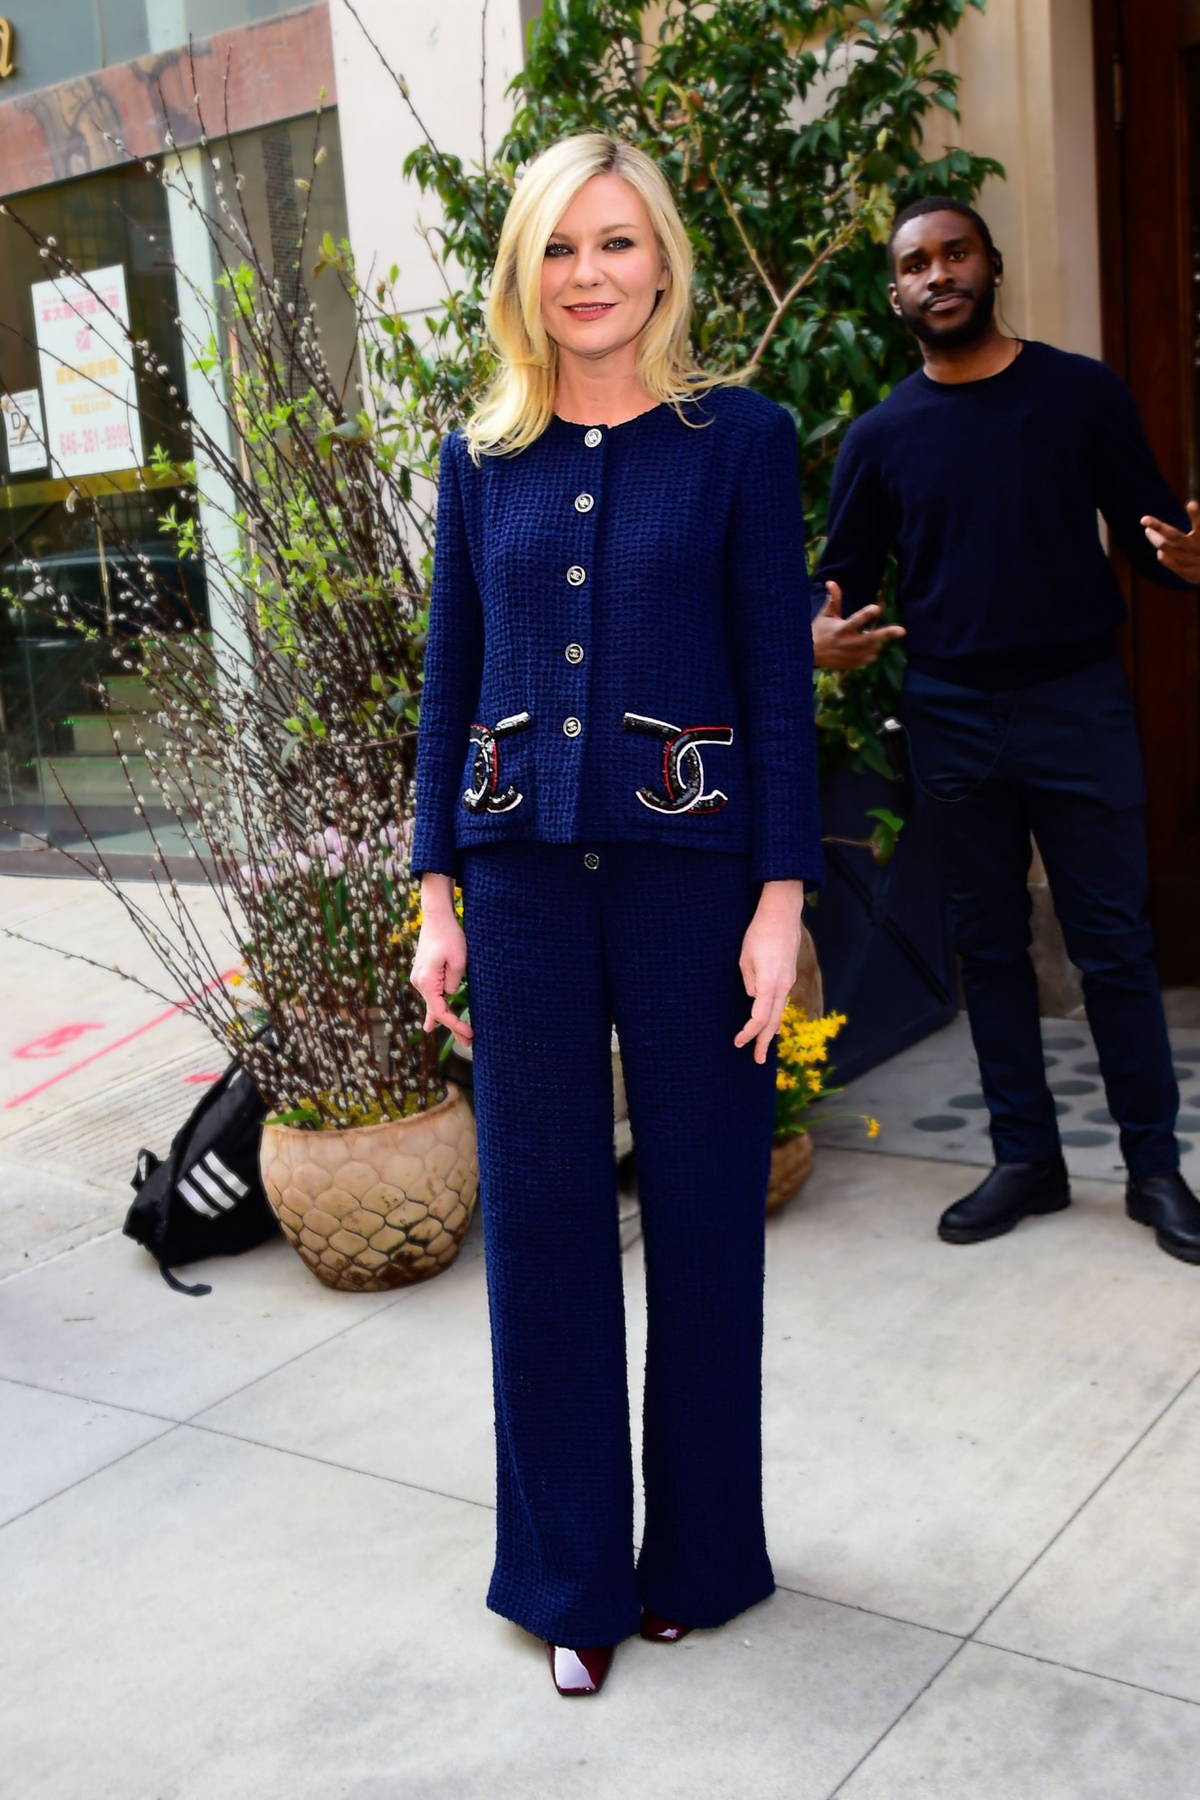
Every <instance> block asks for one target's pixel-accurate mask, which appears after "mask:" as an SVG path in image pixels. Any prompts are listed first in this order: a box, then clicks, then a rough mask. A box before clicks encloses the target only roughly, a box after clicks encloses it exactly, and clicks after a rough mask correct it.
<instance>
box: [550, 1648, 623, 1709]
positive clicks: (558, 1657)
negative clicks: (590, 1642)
mask: <svg viewBox="0 0 1200 1800" xmlns="http://www.w3.org/2000/svg"><path fill="white" fill-rule="evenodd" d="M546 1654H547V1655H548V1656H549V1658H550V1673H551V1675H553V1677H554V1685H555V1687H556V1688H557V1689H558V1691H559V1693H560V1694H562V1695H563V1696H564V1698H565V1699H567V1700H574V1699H575V1698H576V1696H577V1695H580V1694H598V1693H599V1692H600V1689H601V1688H602V1687H603V1686H604V1677H605V1676H606V1675H607V1674H608V1671H609V1670H610V1669H611V1668H612V1659H613V1646H612V1645H611V1644H600V1645H597V1646H595V1647H593V1648H591V1649H585V1650H571V1649H568V1647H567V1646H566V1645H565V1644H547V1645H546Z"/></svg>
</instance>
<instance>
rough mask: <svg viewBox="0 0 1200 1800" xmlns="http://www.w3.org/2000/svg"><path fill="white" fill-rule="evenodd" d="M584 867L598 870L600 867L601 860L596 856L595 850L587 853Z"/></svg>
mask: <svg viewBox="0 0 1200 1800" xmlns="http://www.w3.org/2000/svg"><path fill="white" fill-rule="evenodd" d="M583 866H584V868H585V869H598V868H599V867H600V858H599V857H598V856H597V855H596V852H595V851H594V850H589V851H588V852H587V854H586V856H585V857H584V859H583Z"/></svg>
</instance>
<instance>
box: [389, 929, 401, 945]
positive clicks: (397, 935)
mask: <svg viewBox="0 0 1200 1800" xmlns="http://www.w3.org/2000/svg"><path fill="white" fill-rule="evenodd" d="M403 942H404V933H403V932H402V931H393V933H392V935H391V937H389V939H388V943H389V944H402V943H403Z"/></svg>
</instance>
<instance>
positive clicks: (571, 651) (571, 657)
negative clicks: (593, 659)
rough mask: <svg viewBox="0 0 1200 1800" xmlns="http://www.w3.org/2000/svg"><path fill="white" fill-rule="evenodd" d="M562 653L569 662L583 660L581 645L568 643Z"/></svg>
mask: <svg viewBox="0 0 1200 1800" xmlns="http://www.w3.org/2000/svg"><path fill="white" fill-rule="evenodd" d="M563 655H564V656H565V657H566V659H567V661H568V662H569V663H581V662H582V661H583V645H582V644H568V645H567V647H566V649H565V650H564V652H563Z"/></svg>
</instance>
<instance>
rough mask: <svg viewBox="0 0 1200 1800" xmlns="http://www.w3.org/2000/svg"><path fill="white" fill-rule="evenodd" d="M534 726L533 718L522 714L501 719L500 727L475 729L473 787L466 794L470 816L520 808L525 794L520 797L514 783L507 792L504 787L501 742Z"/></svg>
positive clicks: (465, 803) (472, 742) (466, 803)
mask: <svg viewBox="0 0 1200 1800" xmlns="http://www.w3.org/2000/svg"><path fill="white" fill-rule="evenodd" d="M532 724H533V720H532V718H531V717H530V715H529V714H528V713H526V712H522V713H514V714H513V716H512V718H511V719H501V720H500V722H499V724H497V725H491V726H488V725H472V727H471V747H472V749H473V751H474V753H475V754H474V758H473V761H472V764H471V785H470V787H469V788H467V789H466V791H465V792H464V794H463V805H464V806H465V807H466V809H467V811H468V812H473V813H506V812H511V811H512V810H513V808H514V806H520V804H521V802H522V800H523V799H524V798H525V796H524V794H519V793H518V792H517V790H516V788H515V787H514V786H513V785H512V783H511V781H510V782H509V784H508V786H507V787H506V788H501V786H500V739H501V738H506V737H511V736H512V734H513V732H514V731H524V730H525V729H526V727H527V726H529V725H532Z"/></svg>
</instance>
